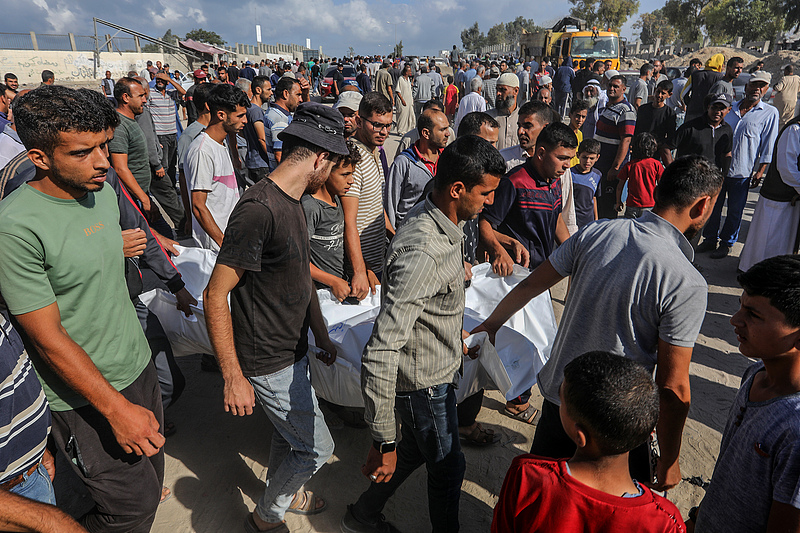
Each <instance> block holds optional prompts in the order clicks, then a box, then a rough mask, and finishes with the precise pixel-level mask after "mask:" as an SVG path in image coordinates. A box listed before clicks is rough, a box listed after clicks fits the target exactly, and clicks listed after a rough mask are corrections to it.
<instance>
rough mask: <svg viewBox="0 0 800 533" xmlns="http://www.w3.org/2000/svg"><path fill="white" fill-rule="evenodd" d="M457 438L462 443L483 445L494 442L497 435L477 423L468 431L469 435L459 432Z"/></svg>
mask: <svg viewBox="0 0 800 533" xmlns="http://www.w3.org/2000/svg"><path fill="white" fill-rule="evenodd" d="M459 438H460V439H461V440H462V441H463V442H464V444H470V445H472V446H478V447H484V446H491V445H492V444H494V443H495V442H496V440H497V438H498V436H497V435H495V433H494V431H491V430H485V429H483V428H482V427H481V425H480V424H477V425H476V426H475V428H473V430H472V431H471V432H470V433H469V435H463V434H459Z"/></svg>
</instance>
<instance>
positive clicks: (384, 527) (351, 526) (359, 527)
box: [339, 504, 400, 533]
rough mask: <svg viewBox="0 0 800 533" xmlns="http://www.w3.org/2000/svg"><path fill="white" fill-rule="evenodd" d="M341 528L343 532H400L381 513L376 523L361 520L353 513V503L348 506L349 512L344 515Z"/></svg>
mask: <svg viewBox="0 0 800 533" xmlns="http://www.w3.org/2000/svg"><path fill="white" fill-rule="evenodd" d="M339 529H340V531H341V532H342V533H400V530H399V529H397V528H396V527H394V526H393V525H392V524H390V523H389V522H387V521H386V518H385V517H384V516H383V515H380V517H379V518H378V520H377V521H376V522H375V523H374V524H365V523H364V522H361V521H359V520H358V519H357V518H356V517H355V515H354V514H353V505H352V504H351V505H348V506H347V512H346V513H345V515H344V516H343V517H342V523H341V524H340V527H339Z"/></svg>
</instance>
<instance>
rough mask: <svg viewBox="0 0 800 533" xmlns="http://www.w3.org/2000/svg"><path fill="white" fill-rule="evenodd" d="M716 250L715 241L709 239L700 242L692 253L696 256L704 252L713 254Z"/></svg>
mask: <svg viewBox="0 0 800 533" xmlns="http://www.w3.org/2000/svg"><path fill="white" fill-rule="evenodd" d="M716 249H717V241H716V240H713V241H712V240H711V239H705V240H703V242H701V243H700V244H699V245H697V248H695V249H694V251H695V253H697V254H703V253H706V252H713V251H714V250H716Z"/></svg>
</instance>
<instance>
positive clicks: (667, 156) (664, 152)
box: [659, 144, 673, 166]
mask: <svg viewBox="0 0 800 533" xmlns="http://www.w3.org/2000/svg"><path fill="white" fill-rule="evenodd" d="M659 153H660V154H661V160H662V161H663V162H664V166H667V165H669V164H671V163H672V160H673V158H672V150H670V149H669V146H668V145H666V144H662V145H661V146H660V148H659Z"/></svg>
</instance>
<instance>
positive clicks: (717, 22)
mask: <svg viewBox="0 0 800 533" xmlns="http://www.w3.org/2000/svg"><path fill="white" fill-rule="evenodd" d="M781 7H782V6H781V5H779V2H778V1H776V0H722V1H721V2H719V3H718V4H715V5H713V6H712V7H710V8H709V9H708V11H707V13H706V29H707V31H708V36H709V37H710V38H711V40H712V41H713V42H717V43H722V42H729V41H732V40H734V39H735V38H736V37H742V38H743V39H744V41H745V42H748V41H767V40H772V39H774V38H775V36H776V35H777V34H779V33H781V32H782V31H783V29H784V20H785V19H784V15H783V14H782V13H781V11H780V9H781Z"/></svg>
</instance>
